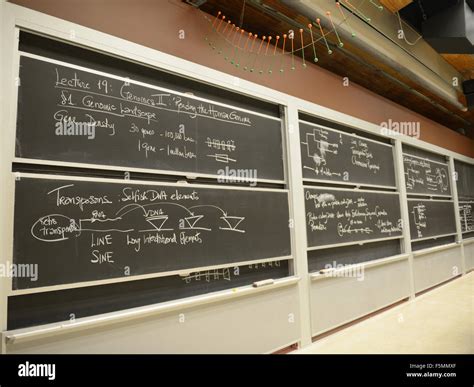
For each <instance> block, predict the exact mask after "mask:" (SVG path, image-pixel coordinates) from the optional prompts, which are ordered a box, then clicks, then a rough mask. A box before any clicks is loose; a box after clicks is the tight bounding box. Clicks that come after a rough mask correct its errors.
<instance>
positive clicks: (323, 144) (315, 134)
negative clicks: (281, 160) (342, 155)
mask: <svg viewBox="0 0 474 387" xmlns="http://www.w3.org/2000/svg"><path fill="white" fill-rule="evenodd" d="M301 144H302V145H305V146H306V156H307V157H308V158H309V159H311V160H312V161H313V162H314V166H307V165H303V168H304V169H309V170H311V171H313V172H315V173H316V174H317V175H319V174H325V175H335V176H341V174H340V173H337V172H332V171H330V170H329V169H328V168H327V167H326V165H327V157H328V156H329V155H330V154H333V155H337V154H338V152H339V145H340V144H343V142H342V135H341V134H339V142H329V141H328V131H326V130H324V129H321V128H313V131H312V132H311V133H306V142H301Z"/></svg>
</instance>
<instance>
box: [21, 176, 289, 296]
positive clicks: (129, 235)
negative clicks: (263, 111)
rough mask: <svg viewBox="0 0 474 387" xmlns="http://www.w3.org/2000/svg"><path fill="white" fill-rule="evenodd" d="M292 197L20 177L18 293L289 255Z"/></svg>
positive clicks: (181, 186)
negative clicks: (23, 272) (33, 274)
mask: <svg viewBox="0 0 474 387" xmlns="http://www.w3.org/2000/svg"><path fill="white" fill-rule="evenodd" d="M288 224H289V210H288V193H287V192H285V191H279V190H251V189H237V188H232V189H225V188H220V187H219V188H217V187H203V186H195V185H187V184H175V185H165V184H161V183H160V184H151V183H150V184H136V183H132V182H126V181H124V182H100V181H90V180H68V179H53V178H51V177H46V178H37V177H21V178H20V179H19V180H17V181H16V191H15V225H14V254H13V261H14V263H17V264H33V265H34V264H37V265H38V266H37V268H38V278H37V280H36V281H32V280H31V278H29V277H24V278H23V277H20V278H15V280H14V283H13V287H14V289H24V288H36V287H40V286H51V285H58V284H71V283H76V282H85V281H94V280H104V279H112V278H123V277H128V276H135V275H143V274H156V273H168V272H172V271H177V270H180V271H183V270H184V271H186V272H187V271H188V270H189V271H191V270H197V269H199V268H203V267H210V266H219V265H221V266H222V265H229V266H230V265H231V264H233V263H239V262H248V261H258V260H264V259H270V258H280V257H289V256H290V255H291V246H290V230H289V227H288Z"/></svg>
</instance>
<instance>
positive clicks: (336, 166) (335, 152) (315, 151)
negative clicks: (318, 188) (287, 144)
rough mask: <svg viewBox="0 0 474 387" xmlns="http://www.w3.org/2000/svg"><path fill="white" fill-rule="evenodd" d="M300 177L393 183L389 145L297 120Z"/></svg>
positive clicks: (361, 182) (390, 185)
mask: <svg viewBox="0 0 474 387" xmlns="http://www.w3.org/2000/svg"><path fill="white" fill-rule="evenodd" d="M300 142H301V144H300V146H301V161H302V164H303V178H304V179H308V180H318V181H330V182H342V183H349V184H350V183H354V184H360V185H364V184H365V185H377V186H387V187H395V169H394V163H393V154H392V146H390V145H387V144H382V143H379V142H376V141H373V140H369V139H366V138H363V137H359V136H356V135H350V134H346V133H344V132H341V131H338V130H334V129H328V128H325V127H322V126H318V125H314V124H310V123H305V122H301V121H300Z"/></svg>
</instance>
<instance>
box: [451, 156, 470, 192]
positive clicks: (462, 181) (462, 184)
mask: <svg viewBox="0 0 474 387" xmlns="http://www.w3.org/2000/svg"><path fill="white" fill-rule="evenodd" d="M454 168H455V169H456V175H457V181H456V184H457V188H458V197H459V198H460V199H471V198H474V165H472V164H467V163H463V162H461V161H458V160H455V161H454Z"/></svg>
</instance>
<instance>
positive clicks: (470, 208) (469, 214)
mask: <svg viewBox="0 0 474 387" xmlns="http://www.w3.org/2000/svg"><path fill="white" fill-rule="evenodd" d="M459 220H460V222H461V232H462V233H467V232H472V231H474V201H472V202H461V201H460V202H459Z"/></svg>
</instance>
